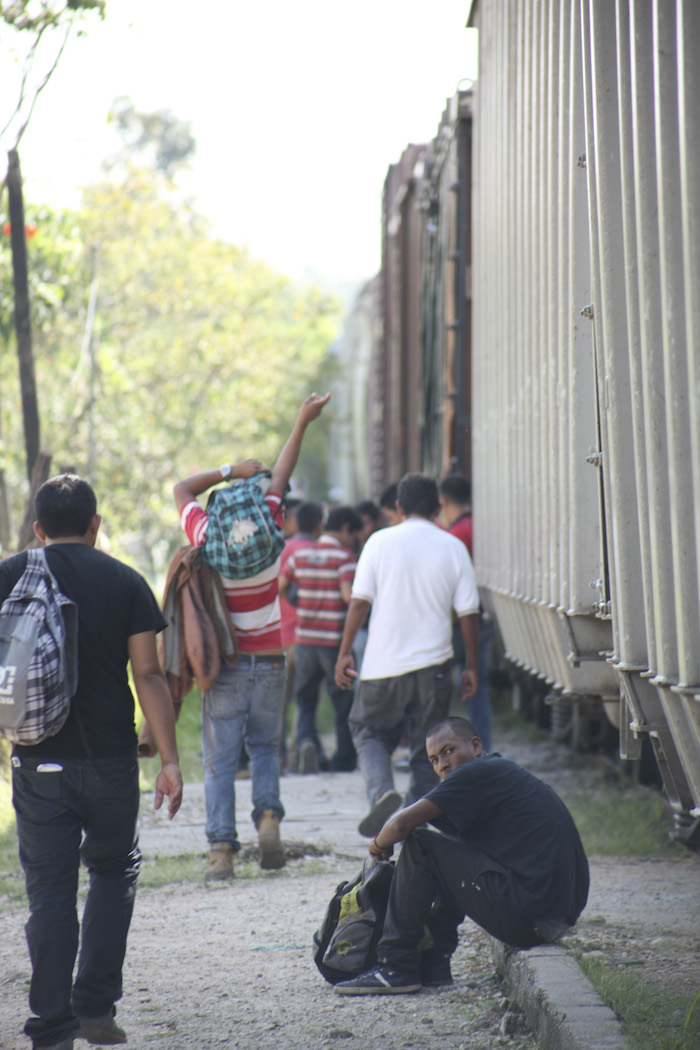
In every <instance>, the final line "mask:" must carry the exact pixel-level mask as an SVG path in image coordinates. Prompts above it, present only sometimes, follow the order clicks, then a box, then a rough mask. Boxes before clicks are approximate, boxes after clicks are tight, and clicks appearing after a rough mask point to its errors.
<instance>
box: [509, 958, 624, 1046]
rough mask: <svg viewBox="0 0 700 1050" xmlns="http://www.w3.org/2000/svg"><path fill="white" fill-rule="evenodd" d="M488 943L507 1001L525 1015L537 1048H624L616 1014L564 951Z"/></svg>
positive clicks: (575, 962) (574, 961) (574, 960)
mask: <svg viewBox="0 0 700 1050" xmlns="http://www.w3.org/2000/svg"><path fill="white" fill-rule="evenodd" d="M492 944H493V957H494V962H495V964H496V967H497V969H498V970H499V972H500V973H502V974H503V975H504V976H505V977H506V978H507V980H508V982H509V985H510V987H509V989H508V997H509V998H510V999H512V1001H513V1002H515V1003H517V1005H518V1006H519V1007H520V1009H521V1010H522V1011H523V1013H524V1014H525V1016H526V1018H527V1022H528V1024H529V1026H530V1028H531V1029H532V1031H533V1032H534V1033H535V1036H536V1037H537V1039H538V1040H539V1044H540V1047H541V1050H628V1043H627V1042H626V1040H625V1038H624V1036H623V1034H622V1025H621V1024H620V1021H619V1020H618V1018H617V1016H616V1015H615V1013H614V1012H613V1011H612V1010H611V1009H610V1007H609V1006H606V1005H605V1003H604V1002H603V1000H602V999H601V998H600V996H599V995H598V993H597V992H596V990H595V988H594V987H593V985H592V984H591V982H590V981H589V980H588V978H587V977H586V975H585V974H584V973H583V971H582V970H581V968H580V966H579V965H578V963H577V961H576V959H575V958H574V957H573V956H572V955H570V954H569V953H568V952H567V950H566V948H565V947H563V946H561V945H543V946H542V947H540V948H531V949H530V950H529V951H513V950H512V949H510V948H508V947H506V945H504V944H501V943H500V941H495V940H494V941H493V942H492Z"/></svg>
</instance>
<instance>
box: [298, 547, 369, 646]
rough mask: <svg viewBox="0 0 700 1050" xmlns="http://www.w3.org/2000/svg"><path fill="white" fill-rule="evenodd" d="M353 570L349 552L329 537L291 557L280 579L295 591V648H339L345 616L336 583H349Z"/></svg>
mask: <svg viewBox="0 0 700 1050" xmlns="http://www.w3.org/2000/svg"><path fill="white" fill-rule="evenodd" d="M355 566H356V559H355V555H354V554H353V552H352V551H351V550H349V549H348V548H347V547H343V545H342V544H341V543H339V542H338V540H336V539H335V537H333V536H321V538H320V540H317V541H316V542H315V543H312V544H310V545H309V546H308V547H301V548H299V550H295V551H294V553H293V554H292V555H291V557H290V558H289V561H288V562H287V564H286V565H285V567H284V570H283V573H282V575H283V576H284V577H285V578H286V579H288V580H289V582H290V583H295V582H296V584H297V588H298V592H297V593H298V600H297V630H296V643H297V645H332V646H338V645H340V642H341V640H342V637H343V628H344V626H345V614H346V613H347V605H346V604H345V602H344V601H343V598H342V595H341V593H340V582H341V580H348V581H349V582H350V583H352V581H353V578H354V576H355Z"/></svg>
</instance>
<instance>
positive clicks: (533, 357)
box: [344, 0, 700, 843]
mask: <svg viewBox="0 0 700 1050" xmlns="http://www.w3.org/2000/svg"><path fill="white" fill-rule="evenodd" d="M466 6H467V8H468V18H469V24H470V25H471V26H474V27H476V28H477V29H478V31H479V75H478V80H477V82H476V85H475V86H474V89H473V91H469V92H460V93H459V94H458V95H457V96H455V99H453V100H450V102H449V104H448V107H447V109H446V111H445V114H444V115H443V119H442V122H441V124H440V127H439V129H438V134H437V136H436V139H435V140H434V141H433V142H432V143H427V144H424V145H422V146H412V147H410V152H407V154H405V155H404V157H403V158H402V161H401V163H400V164H399V165H396V166H394V167H393V168H392V169H390V172H389V177H388V178H387V183H386V186H385V198H384V199H385V211H384V244H383V262H382V272H381V274H380V275H379V278H378V284H377V285H375V291H376V294H375V295H374V297H373V299H372V310H373V311H375V316H374V321H373V325H372V331H373V332H374V336H373V343H372V347H371V351H368V353H369V359H371V363H370V364H369V366H368V367H367V369H366V375H367V377H368V383H367V385H366V386H365V388H364V389H365V393H364V394H363V398H364V402H363V403H364V406H365V407H364V416H363V417H362V420H361V422H360V429H362V427H364V428H365V431H366V433H367V434H368V435H369V437H368V439H367V442H366V444H367V447H368V448H371V450H372V451H371V455H370V459H371V472H370V477H369V479H368V480H369V482H370V483H371V484H372V485H373V488H374V490H375V491H378V489H379V488H380V486H381V484H382V483H386V482H387V481H389V480H395V479H396V478H397V477H398V476H399V475H400V474H401V473H402V472H403V471H404V470H408V469H422V470H426V471H428V472H430V473H432V474H435V475H437V474H439V473H441V472H443V471H444V470H446V469H448V468H450V467H455V466H456V467H459V468H461V469H464V470H465V471H466V472H467V473H468V474H470V476H471V477H472V480H473V488H474V516H475V564H476V570H477V576H478V580H479V584H480V589H481V593H482V598H483V601H484V604H485V605H486V606H487V607H488V608H489V609H490V610H491V611H492V612H493V614H494V615H495V616H496V618H497V620H498V624H499V628H500V633H501V636H502V639H503V643H504V648H505V651H506V654H507V656H508V658H509V660H510V662H511V664H512V666H514V667H516V668H519V669H521V670H522V672H524V673H525V672H526V673H527V674H528V675H529V676H531V677H532V679H533V680H537V681H540V682H542V683H545V685H546V688H547V690H548V692H549V696H550V698H553V699H554V701H555V707H558V708H561V707H563V708H565V709H566V708H568V709H569V710H570V711H571V712H573V714H574V715H575V716H576V717H577V718H578V719H580V720H582V723H583V724H584V725H585V721H586V716H587V713H590V712H591V711H597V710H599V709H600V708H601V706H604V708H605V710H606V711H607V713H608V715H609V716H610V718H611V720H612V721H614V723H615V724H616V725H617V726H618V727H619V741H620V752H621V754H622V755H623V756H625V757H627V758H630V759H635V758H638V757H639V755H640V753H641V747H642V743H643V742H644V741H649V742H650V743H651V747H652V748H653V753H654V756H655V758H656V761H657V763H658V768H659V771H660V775H661V778H662V780H663V785H664V788H665V791H666V793H667V795H668V798H669V800H670V802H671V804H672V807H673V809H674V813H675V821H676V829H677V833H678V835H679V836H681V837H683V838H684V839H685V840H686V841H688V842H689V843H697V840H698V838H699V837H700V831H699V828H700V514H699V513H698V512H699V510H700V436H699V435H700V105H699V104H698V102H699V100H700V67H698V65H697V55H698V54H699V53H700V4H698V3H697V2H696V0H566V2H564V3H562V2H561V0H474V2H473V3H472V4H471V5H469V4H467V5H466ZM365 327H366V326H365ZM352 351H353V348H352V346H351V345H350V346H348V347H346V349H345V355H344V356H346V359H347V358H348V357H349V358H350V359H352ZM372 377H374V378H372ZM382 415H383V419H384V423H385V424H386V425H385V426H384V427H382V425H381V422H382ZM356 426H357V420H356ZM363 494H367V493H366V492H365V493H363Z"/></svg>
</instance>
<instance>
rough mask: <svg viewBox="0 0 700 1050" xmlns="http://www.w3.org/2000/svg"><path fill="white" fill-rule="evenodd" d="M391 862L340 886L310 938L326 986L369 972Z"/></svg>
mask: <svg viewBox="0 0 700 1050" xmlns="http://www.w3.org/2000/svg"><path fill="white" fill-rule="evenodd" d="M393 875H394V862H393V861H379V862H378V863H376V864H375V865H374V866H373V867H371V868H370V870H369V872H368V873H367V875H366V876H365V869H364V868H363V870H362V872H361V873H360V874H359V875H358V876H357V878H355V879H353V880H352V881H351V882H341V883H340V885H339V886H337V887H336V891H335V893H334V894H333V896H332V897H331V899H330V902H329V904H328V908H327V910H326V914H325V917H324V919H323V922H322V924H321V927H320V929H318V930H317V931H316V933H315V934H314V962H315V963H316V965H317V966H318V968H319V970H320V972H321V973H322V974H323V976H324V977H325V978H326V980H327V981H328V982H329V983H330V984H337V983H338V982H339V981H349V980H351V979H352V978H353V977H357V976H358V975H359V974H361V973H364V972H365V970H369V969H371V967H372V966H374V964H375V963H376V961H377V944H378V943H379V938H380V937H381V935H382V930H383V929H384V918H385V916H386V909H387V904H388V903H389V890H390V889H391V880H392V878H393Z"/></svg>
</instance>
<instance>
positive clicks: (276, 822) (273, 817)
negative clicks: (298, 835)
mask: <svg viewBox="0 0 700 1050" xmlns="http://www.w3.org/2000/svg"><path fill="white" fill-rule="evenodd" d="M258 842H259V843H260V867H261V868H265V869H269V868H283V867H284V866H285V864H286V863H287V861H286V859H285V856H284V848H283V846H282V840H281V839H280V818H279V817H278V816H277V814H276V813H273V812H272V810H271V809H266V810H265V812H264V813H263V815H262V820H261V821H260V823H259V824H258Z"/></svg>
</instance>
